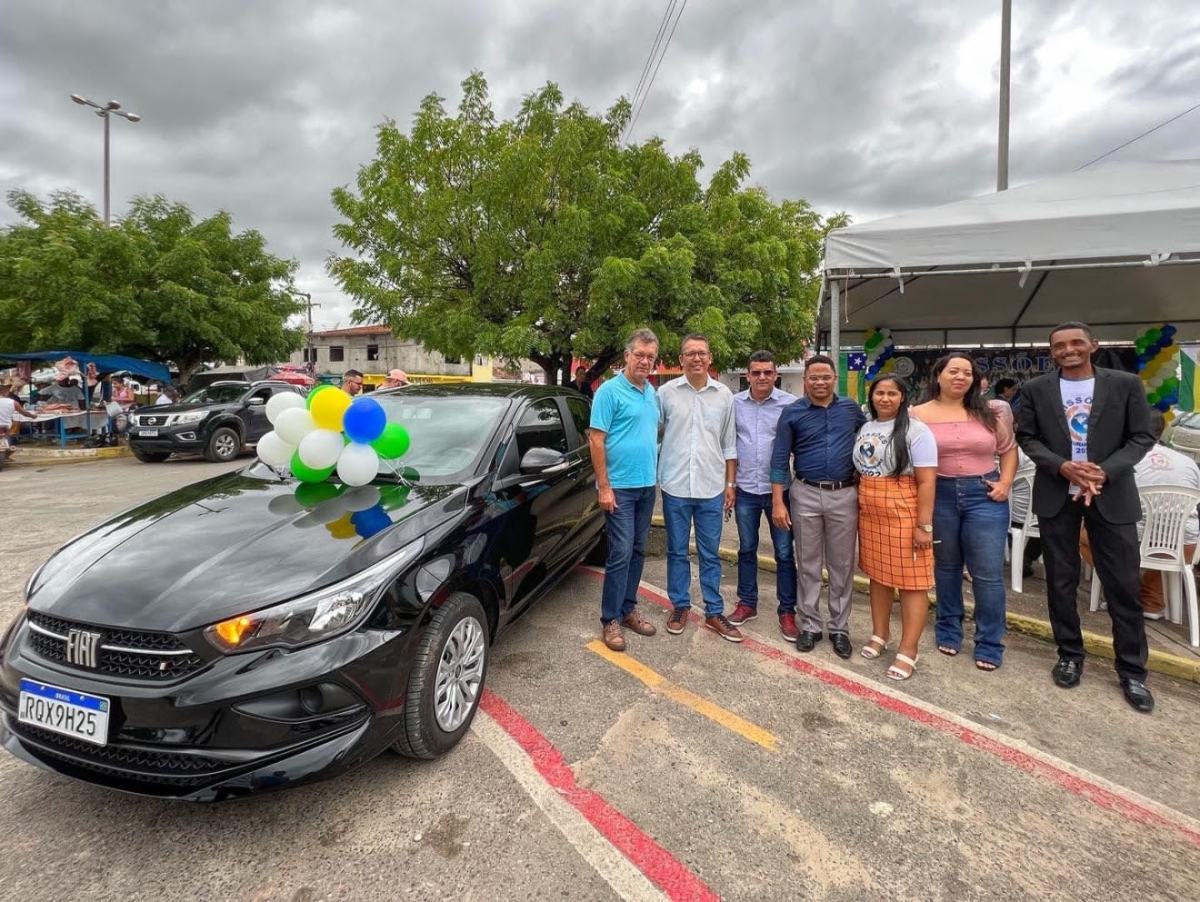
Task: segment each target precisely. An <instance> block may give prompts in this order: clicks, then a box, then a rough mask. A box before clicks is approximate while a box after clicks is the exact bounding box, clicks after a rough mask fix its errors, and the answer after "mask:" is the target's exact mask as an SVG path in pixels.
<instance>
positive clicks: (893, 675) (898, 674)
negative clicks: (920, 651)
mask: <svg viewBox="0 0 1200 902" xmlns="http://www.w3.org/2000/svg"><path fill="white" fill-rule="evenodd" d="M920 657H921V656H920V655H917V656H916V657H913V658H910V657H909V656H908V655H902V654H900V653H899V652H897V653H896V659H895V661H893V662H892V666H891V667H889V668H888V669H887V678H888V679H889V680H896V681H897V682H899V681H901V680H907V679H909V678H910V677H911V676H912V675H913V674H914V673H916V672H917V659H918V658H920ZM896 661H899V662H900V663H901V664H907V665H908V673H905V672H904V671H903V670H901V669H900V668H899V667H897V666H896Z"/></svg>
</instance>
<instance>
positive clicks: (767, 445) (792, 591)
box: [729, 351, 799, 642]
mask: <svg viewBox="0 0 1200 902" xmlns="http://www.w3.org/2000/svg"><path fill="white" fill-rule="evenodd" d="M746 375H747V377H748V378H749V381H750V388H749V389H747V390H746V391H744V392H739V393H738V394H736V395H734V396H733V414H734V420H735V422H736V425H737V502H736V504H735V506H734V513H735V516H736V517H737V528H738V587H737V597H738V603H737V607H736V608H734V610H733V613H732V614H731V615H730V617H729V622H730V623H732V624H733V625H734V626H741V625H742V624H743V623H748V622H749V621H751V620H753V619H755V618H756V617H757V616H758V536H759V530H760V528H761V525H762V519H763V514H766V517H767V525H768V526H770V528H771V544H772V546H774V552H775V595H776V598H777V599H778V601H779V608H778V611H777V613H778V614H779V629H780V630H781V631H782V632H783V637H784V638H785V639H787V640H788V641H789V642H795V641H796V636H797V635H799V629H798V627H797V626H796V556H795V553H794V551H793V548H792V534H791V532H790V531H788V530H786V529H780V528H779V527H778V526H776V525H775V524H774V523H772V522H771V453H772V451H773V450H774V448H775V430H776V427H777V426H778V425H779V415H780V414H781V413H783V410H784V408H785V407H787V406H788V405H789V404H791V403H792V402H794V401H796V400H797V398H796V396H795V395H793V394H791V393H789V392H785V391H784V390H783V389H781V388H776V387H775V380H776V379H777V378H778V377H779V371H778V369H777V368H776V366H775V355H774V354H772V353H771V352H770V351H755V352H754V353H753V354H751V355H750V362H749V364H748V365H747V367H746Z"/></svg>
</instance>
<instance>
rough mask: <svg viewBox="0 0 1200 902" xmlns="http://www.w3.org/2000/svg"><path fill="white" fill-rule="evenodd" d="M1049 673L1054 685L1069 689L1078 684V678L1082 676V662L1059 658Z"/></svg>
mask: <svg viewBox="0 0 1200 902" xmlns="http://www.w3.org/2000/svg"><path fill="white" fill-rule="evenodd" d="M1050 673H1051V675H1052V676H1053V677H1054V685H1055V686H1057V687H1058V688H1060V689H1071V688H1072V687H1074V686H1078V685H1079V680H1080V679H1081V678H1082V677H1083V662H1082V661H1069V660H1067V659H1066V658H1059V659H1058V663H1057V664H1055V665H1054V669H1053V670H1051V671H1050Z"/></svg>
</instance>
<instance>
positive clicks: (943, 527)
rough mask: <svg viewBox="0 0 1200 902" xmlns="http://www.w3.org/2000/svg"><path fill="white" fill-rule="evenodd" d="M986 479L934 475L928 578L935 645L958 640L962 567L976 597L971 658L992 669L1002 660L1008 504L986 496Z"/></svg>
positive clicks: (992, 475)
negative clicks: (930, 571) (931, 581)
mask: <svg viewBox="0 0 1200 902" xmlns="http://www.w3.org/2000/svg"><path fill="white" fill-rule="evenodd" d="M998 478H999V474H998V473H988V474H987V475H985V476H962V477H957V478H955V477H952V476H939V477H938V478H937V500H936V501H935V502H934V505H933V537H934V539H935V540H936V541H938V542H939V543H940V544H937V545H934V546H933V561H934V566H933V576H934V582H935V584H936V587H937V627H936V631H935V632H936V635H937V644H938V645H944V646H948V647H950V648H958V647H959V646H961V645H962V640H963V597H962V586H963V565H964V564H966V567H967V570H969V571H970V573H971V586H972V589H973V590H974V593H975V659H976V660H977V661H987V662H989V663H991V664H995V665H997V666H999V665H1000V663H1001V661H1002V659H1003V657H1004V641H1003V640H1004V609H1005V601H1006V596H1005V593H1004V545H1005V536H1007V534H1008V502H1007V501H1000V502H997V501H992V500H991V499H990V498H988V496H987V493H988V487H987V486H986V485H984V484H983V480H984V479H988V480H993V481H994V480H996V479H998Z"/></svg>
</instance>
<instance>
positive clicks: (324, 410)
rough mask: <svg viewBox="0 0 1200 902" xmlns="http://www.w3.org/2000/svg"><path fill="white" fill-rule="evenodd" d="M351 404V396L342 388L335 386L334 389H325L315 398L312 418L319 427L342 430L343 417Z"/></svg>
mask: <svg viewBox="0 0 1200 902" xmlns="http://www.w3.org/2000/svg"><path fill="white" fill-rule="evenodd" d="M349 406H350V396H349V395H348V394H346V393H345V392H344V391H342V390H341V389H340V388H334V389H333V390H332V391H331V390H330V389H325V391H323V392H321V393H320V394H319V395H317V396H316V397H315V398H313V402H312V408H311V409H310V410H309V413H311V414H312V418H313V420H314V421H315V422H316V424H317V427H318V428H320V429H332V430H333V431H334V432H341V431H342V417H343V416H344V415H345V413H346V408H348V407H349Z"/></svg>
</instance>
